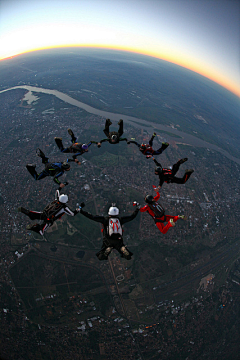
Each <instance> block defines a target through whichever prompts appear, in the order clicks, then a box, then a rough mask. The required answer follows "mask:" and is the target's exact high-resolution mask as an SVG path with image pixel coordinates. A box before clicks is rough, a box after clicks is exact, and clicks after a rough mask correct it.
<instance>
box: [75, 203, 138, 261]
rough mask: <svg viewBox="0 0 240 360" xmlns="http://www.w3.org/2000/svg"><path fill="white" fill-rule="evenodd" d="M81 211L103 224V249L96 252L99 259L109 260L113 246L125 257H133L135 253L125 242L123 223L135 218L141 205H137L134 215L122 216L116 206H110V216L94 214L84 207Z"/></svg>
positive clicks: (128, 258)
mask: <svg viewBox="0 0 240 360" xmlns="http://www.w3.org/2000/svg"><path fill="white" fill-rule="evenodd" d="M137 205H138V204H137ZM80 212H81V214H82V215H84V216H86V217H87V218H89V219H91V220H93V221H96V222H100V223H101V224H103V245H102V248H101V250H100V251H99V252H98V253H97V254H96V256H97V257H98V259H99V260H107V259H108V255H109V254H110V253H111V251H112V249H113V248H114V249H116V250H117V251H118V252H119V253H120V254H121V256H122V257H124V258H125V259H127V260H130V259H131V257H132V255H133V253H132V252H131V251H130V250H128V249H127V247H126V246H125V245H124V243H123V237H122V225H123V224H125V223H127V222H129V221H131V220H133V219H134V218H135V217H136V216H137V214H138V212H139V206H137V208H136V210H135V211H134V212H133V213H132V215H130V216H122V217H120V216H119V209H118V208H117V207H115V206H112V207H110V208H109V210H108V216H99V215H92V214H90V213H89V212H87V211H84V210H83V209H81V210H80ZM114 229H115V230H114Z"/></svg>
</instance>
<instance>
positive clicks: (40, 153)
mask: <svg viewBox="0 0 240 360" xmlns="http://www.w3.org/2000/svg"><path fill="white" fill-rule="evenodd" d="M36 155H37V156H39V157H40V158H43V157H45V154H44V153H43V152H42V150H41V149H39V148H38V149H37V150H36Z"/></svg>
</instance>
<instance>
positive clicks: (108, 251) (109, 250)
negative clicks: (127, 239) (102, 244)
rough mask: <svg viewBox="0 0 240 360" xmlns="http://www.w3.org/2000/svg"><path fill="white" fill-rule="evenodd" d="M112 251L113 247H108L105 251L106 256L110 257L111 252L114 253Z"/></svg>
mask: <svg viewBox="0 0 240 360" xmlns="http://www.w3.org/2000/svg"><path fill="white" fill-rule="evenodd" d="M112 249H113V248H112V247H111V246H109V247H107V248H106V250H105V251H104V255H105V256H108V255H109V254H110V252H111V251H112Z"/></svg>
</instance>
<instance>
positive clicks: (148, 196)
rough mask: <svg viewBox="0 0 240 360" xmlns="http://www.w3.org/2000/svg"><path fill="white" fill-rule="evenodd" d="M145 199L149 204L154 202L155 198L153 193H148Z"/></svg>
mask: <svg viewBox="0 0 240 360" xmlns="http://www.w3.org/2000/svg"><path fill="white" fill-rule="evenodd" d="M145 201H146V203H148V204H152V203H153V201H154V198H153V196H152V195H147V196H146V197H145Z"/></svg>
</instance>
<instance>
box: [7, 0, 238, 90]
mask: <svg viewBox="0 0 240 360" xmlns="http://www.w3.org/2000/svg"><path fill="white" fill-rule="evenodd" d="M70 45H78V46H102V47H109V48H115V49H125V50H129V51H134V52H138V53H143V54H147V55H150V56H156V57H159V58H162V59H165V60H168V61H171V62H174V63H176V64H179V65H182V66H185V67H187V68H189V69H191V70H194V71H196V72H199V73H201V74H203V75H205V76H207V77H209V78H211V79H212V80H214V81H216V82H218V83H220V84H221V85H223V86H225V87H226V88H228V89H230V90H231V91H233V92H234V93H236V94H238V96H240V1H238V0H138V1H136V0H128V1H126V0H116V1H115V0H78V1H77V0H69V1H63V0H40V1H35V0H0V59H4V58H6V57H11V56H14V55H16V54H20V53H23V52H26V51H31V50H34V49H41V48H47V47H56V46H70Z"/></svg>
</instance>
